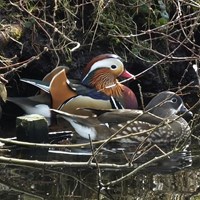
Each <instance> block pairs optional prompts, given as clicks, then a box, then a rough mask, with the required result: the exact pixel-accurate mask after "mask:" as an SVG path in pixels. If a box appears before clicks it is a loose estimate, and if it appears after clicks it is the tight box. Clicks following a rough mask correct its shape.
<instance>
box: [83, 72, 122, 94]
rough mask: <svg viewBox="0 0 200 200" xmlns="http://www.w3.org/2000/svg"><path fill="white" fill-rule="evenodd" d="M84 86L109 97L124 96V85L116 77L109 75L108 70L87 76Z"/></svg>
mask: <svg viewBox="0 0 200 200" xmlns="http://www.w3.org/2000/svg"><path fill="white" fill-rule="evenodd" d="M83 84H85V85H87V86H89V87H92V88H95V89H96V90H97V91H100V92H103V93H105V94H106V95H107V96H114V97H118V96H121V95H122V90H123V88H122V84H120V83H119V82H118V80H117V79H116V77H115V76H114V75H113V74H111V73H108V72H107V71H106V70H101V71H100V70H99V71H98V73H97V72H96V73H95V72H94V73H93V74H91V75H89V76H87V77H86V78H85V79H84V81H83Z"/></svg>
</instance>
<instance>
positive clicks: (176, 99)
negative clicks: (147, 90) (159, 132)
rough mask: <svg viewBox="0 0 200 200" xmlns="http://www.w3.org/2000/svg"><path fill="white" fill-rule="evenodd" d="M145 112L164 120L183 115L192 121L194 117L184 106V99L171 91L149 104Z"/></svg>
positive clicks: (160, 94)
mask: <svg viewBox="0 0 200 200" xmlns="http://www.w3.org/2000/svg"><path fill="white" fill-rule="evenodd" d="M145 110H146V111H149V112H151V113H152V114H154V115H157V116H159V117H162V118H167V117H169V116H171V115H179V114H183V113H184V116H183V117H184V118H186V119H191V118H192V116H193V114H192V112H191V111H189V110H188V109H187V108H186V106H185V105H184V102H183V100H182V98H181V97H180V96H178V95H177V94H176V93H174V92H170V91H164V92H161V93H159V94H158V95H157V96H156V97H155V98H153V99H152V100H151V101H150V102H149V103H148V105H147V106H146V107H145Z"/></svg>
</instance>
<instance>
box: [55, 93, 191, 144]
mask: <svg viewBox="0 0 200 200" xmlns="http://www.w3.org/2000/svg"><path fill="white" fill-rule="evenodd" d="M52 111H53V112H54V113H56V114H58V115H59V116H61V117H62V118H64V119H65V120H67V121H68V122H69V123H70V124H71V125H72V126H73V128H74V129H75V131H76V132H77V133H78V134H79V135H80V136H81V137H83V138H85V139H91V140H103V139H108V138H109V137H110V136H112V135H113V134H115V133H116V132H118V134H117V135H116V137H118V138H119V139H118V140H117V141H119V142H127V143H138V142H143V141H144V140H145V141H147V142H152V143H171V142H176V141H178V140H179V139H185V138H187V137H188V136H189V135H190V133H191V130H190V127H189V125H188V123H187V122H186V120H185V119H184V118H183V117H182V116H180V117H179V116H178V114H179V113H180V114H181V113H185V115H189V116H190V117H191V116H192V113H191V112H190V111H188V109H187V108H186V107H185V105H184V103H183V101H182V99H181V97H179V96H178V95H177V94H175V93H173V92H170V91H164V92H161V93H159V94H158V95H157V96H155V97H154V98H153V99H152V100H151V101H150V102H149V104H148V105H147V106H146V108H145V110H144V111H141V110H131V109H121V110H113V109H110V110H93V112H94V114H95V115H94V116H93V117H89V116H79V115H73V114H69V113H66V112H62V111H59V110H55V109H52ZM122 127H123V128H122ZM120 137H122V138H120Z"/></svg>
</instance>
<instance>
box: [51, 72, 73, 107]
mask: <svg viewBox="0 0 200 200" xmlns="http://www.w3.org/2000/svg"><path fill="white" fill-rule="evenodd" d="M68 83H69V80H68V78H67V76H66V72H65V70H64V69H63V70H61V71H60V72H58V73H57V74H56V75H55V76H54V77H53V78H52V80H51V82H50V86H49V87H50V94H51V97H52V108H55V109H57V108H58V107H60V106H61V105H62V104H63V102H65V101H67V100H68V99H71V98H72V97H74V96H76V95H77V93H76V91H74V90H73V89H72V88H71V87H70V85H69V84H68Z"/></svg>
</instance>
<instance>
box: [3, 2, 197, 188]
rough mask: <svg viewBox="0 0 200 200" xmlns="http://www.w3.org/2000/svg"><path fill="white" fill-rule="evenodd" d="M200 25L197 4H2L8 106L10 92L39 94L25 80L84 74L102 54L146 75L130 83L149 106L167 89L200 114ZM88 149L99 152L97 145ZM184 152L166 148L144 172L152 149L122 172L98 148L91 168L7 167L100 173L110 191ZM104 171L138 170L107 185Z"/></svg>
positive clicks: (26, 162)
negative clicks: (63, 68) (64, 71)
mask: <svg viewBox="0 0 200 200" xmlns="http://www.w3.org/2000/svg"><path fill="white" fill-rule="evenodd" d="M199 23H200V1H197V0H171V1H169V0H82V1H78V0H54V1H49V0H45V1H44V0H37V1H36V0H16V1H14V0H12V1H11V0H9V1H8V0H0V74H1V76H0V80H1V83H0V93H1V97H2V100H3V101H5V100H6V95H7V93H6V89H7V91H8V93H9V95H16V96H17V95H24V94H25V95H29V94H30V93H31V91H27V90H26V88H24V86H23V85H22V84H21V83H19V81H18V79H19V77H23V76H25V77H27V78H37V79H42V77H44V76H45V75H46V74H47V73H48V72H50V71H51V70H52V69H53V68H55V67H56V66H58V65H67V66H69V67H70V68H71V69H73V70H78V71H80V72H81V70H82V68H83V67H84V66H85V64H86V63H87V62H88V61H89V60H90V59H91V58H92V57H93V56H94V55H98V54H100V53H106V52H113V53H116V54H118V55H119V56H121V57H122V58H123V59H124V61H125V65H127V67H128V70H129V71H130V72H132V73H134V74H136V75H137V74H140V75H142V76H141V77H140V78H138V80H136V81H134V82H131V83H129V86H130V87H131V88H132V89H133V90H134V91H135V90H136V94H137V95H138V97H139V95H140V93H141V91H142V93H143V97H144V99H145V100H146V99H147V98H148V97H149V96H150V97H151V95H152V94H151V93H156V92H159V91H162V90H166V89H170V90H174V91H179V93H180V94H182V95H183V97H184V100H185V101H186V102H187V103H188V106H189V107H191V108H192V109H194V108H193V105H194V104H195V103H197V104H196V107H195V109H194V110H195V112H198V110H199V104H198V100H199V79H198V78H199V77H198V76H199V75H198V66H199V60H200V54H199V49H200V39H199V38H200V27H199ZM138 84H139V87H138ZM198 120H199V119H198ZM198 120H197V123H198ZM197 128H198V127H195V128H194V130H195V129H197ZM0 141H2V142H6V143H14V144H17V145H19V144H20V145H24V146H31V147H32V146H34V147H40V148H55V149H56V148H58V149H59V148H74V147H76V148H77V146H73V145H59V144H58V145H52V146H51V145H45V144H30V143H18V141H13V140H10V139H3V138H0ZM87 145H88V146H90V147H91V148H92V145H91V143H88V144H87ZM103 146H104V143H103ZM79 147H80V146H79ZM153 148H154V147H153ZM156 148H157V147H156ZM158 149H159V148H158ZM139 150H141V149H139ZM148 150H151V149H148ZM180 150H182V146H179V147H177V146H175V148H174V149H173V150H171V151H169V152H167V153H166V154H165V153H164V152H163V151H162V150H161V149H159V153H160V156H159V157H155V158H152V160H150V161H148V162H146V163H144V164H143V165H141V166H140V167H138V168H135V167H134V164H133V161H135V160H137V158H139V157H140V156H143V155H144V154H145V153H146V149H145V151H144V152H142V153H141V154H140V153H139V156H138V157H137V156H136V159H135V160H134V159H133V160H131V161H130V160H128V159H127V163H125V164H122V165H114V164H113V163H111V164H108V163H100V162H98V161H97V160H96V156H97V155H99V154H98V153H99V151H98V149H97V150H93V151H92V153H93V154H94V155H92V156H91V158H90V160H89V161H87V162H78V163H77V162H74V163H72V162H48V161H47V162H46V161H45V162H42V161H41V162H39V161H37V162H36V161H30V160H26V159H14V158H13V159H10V158H9V159H7V158H6V157H4V156H1V157H0V161H1V162H5V163H15V164H17V165H22V164H23V165H27V166H30V165H31V166H36V167H38V166H40V167H41V168H42V167H44V166H45V167H47V168H51V167H55V168H56V167H58V166H59V167H60V166H71V165H72V164H74V166H76V165H77V166H82V167H87V166H89V167H96V168H97V172H98V185H99V187H109V186H112V185H115V184H119V183H120V182H121V181H123V180H125V179H127V178H128V177H130V176H131V175H134V174H135V173H138V171H139V170H142V169H143V168H144V167H147V166H148V165H150V164H152V163H153V162H156V161H158V160H160V159H163V158H164V157H165V158H167V157H168V156H170V155H171V154H173V153H175V152H177V151H180ZM136 153H138V152H137V151H136ZM136 153H135V154H136ZM125 157H126V155H125V156H124V158H125ZM101 167H102V168H103V167H105V168H115V169H118V168H120V167H121V168H128V169H129V170H130V171H129V173H127V174H125V175H124V176H122V177H120V178H117V179H116V180H109V181H108V182H107V181H105V182H103V183H102V179H101Z"/></svg>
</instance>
